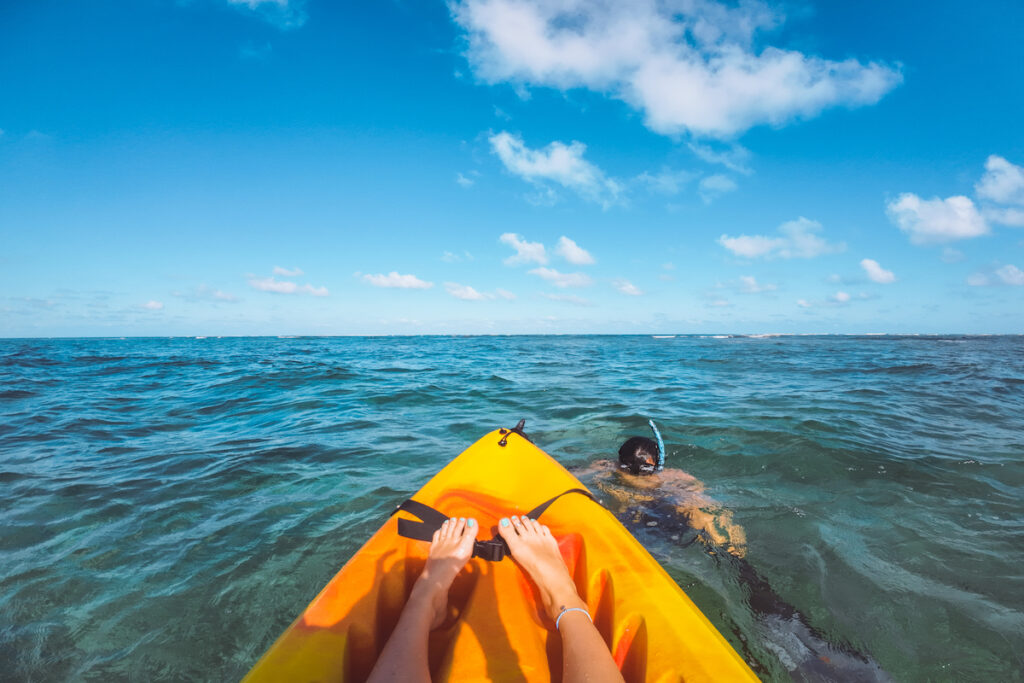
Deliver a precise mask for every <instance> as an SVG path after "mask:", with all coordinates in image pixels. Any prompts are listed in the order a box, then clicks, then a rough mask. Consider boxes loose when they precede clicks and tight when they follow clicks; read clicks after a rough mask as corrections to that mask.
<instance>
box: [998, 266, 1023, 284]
mask: <svg viewBox="0 0 1024 683" xmlns="http://www.w3.org/2000/svg"><path fill="white" fill-rule="evenodd" d="M996 276H997V277H998V278H999V279H1000V280H1002V281H1003V284H1007V285H1014V286H1017V287H1020V286H1024V271H1022V270H1021V269H1020V268H1018V267H1017V266H1012V265H1005V266H1003V267H1002V268H999V269H998V270H996Z"/></svg>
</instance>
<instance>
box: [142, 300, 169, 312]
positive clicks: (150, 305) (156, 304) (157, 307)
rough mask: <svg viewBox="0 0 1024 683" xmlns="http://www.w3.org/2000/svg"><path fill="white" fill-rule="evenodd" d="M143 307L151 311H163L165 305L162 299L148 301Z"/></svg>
mask: <svg viewBox="0 0 1024 683" xmlns="http://www.w3.org/2000/svg"><path fill="white" fill-rule="evenodd" d="M142 307H143V308H145V309H147V310H150V311H161V310H163V308H164V305H163V303H162V302H160V301H147V302H146V303H144V304H142Z"/></svg>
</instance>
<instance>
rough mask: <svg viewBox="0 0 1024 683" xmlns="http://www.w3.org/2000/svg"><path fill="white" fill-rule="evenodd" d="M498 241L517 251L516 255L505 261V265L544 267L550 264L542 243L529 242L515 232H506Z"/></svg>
mask: <svg viewBox="0 0 1024 683" xmlns="http://www.w3.org/2000/svg"><path fill="white" fill-rule="evenodd" d="M498 240H499V241H500V242H501V243H502V244H507V245H508V246H510V247H512V248H513V249H515V250H516V253H515V254H514V255H512V256H509V257H508V258H507V259H505V265H509V266H516V265H519V264H521V263H540V264H542V265H543V264H545V263H547V262H548V255H547V252H545V251H544V245H543V244H541V243H540V242H527V241H526V240H525V239H523V237H522V235H517V234H516V233H514V232H506V233H505V234H503V235H502V236H501V237H499V238H498Z"/></svg>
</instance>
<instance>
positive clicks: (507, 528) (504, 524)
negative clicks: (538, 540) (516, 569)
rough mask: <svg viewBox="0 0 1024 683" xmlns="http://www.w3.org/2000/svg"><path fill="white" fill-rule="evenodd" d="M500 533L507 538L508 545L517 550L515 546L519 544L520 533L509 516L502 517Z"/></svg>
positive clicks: (499, 527)
mask: <svg viewBox="0 0 1024 683" xmlns="http://www.w3.org/2000/svg"><path fill="white" fill-rule="evenodd" d="M498 533H499V534H501V537H502V538H504V539H505V542H506V543H508V546H509V547H510V548H512V549H513V550H515V546H516V545H518V544H519V534H517V533H516V528H515V526H513V524H512V521H511V520H510V519H509V518H508V517H504V518H502V520H501V521H500V522H499V523H498Z"/></svg>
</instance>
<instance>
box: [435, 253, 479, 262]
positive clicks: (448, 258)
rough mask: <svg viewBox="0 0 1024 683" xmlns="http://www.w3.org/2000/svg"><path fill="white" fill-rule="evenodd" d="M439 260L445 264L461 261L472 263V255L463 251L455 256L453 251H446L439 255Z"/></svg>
mask: <svg viewBox="0 0 1024 683" xmlns="http://www.w3.org/2000/svg"><path fill="white" fill-rule="evenodd" d="M441 260H442V261H444V262H445V263H462V262H463V261H472V260H473V255H472V254H470V253H469V252H468V251H465V250H464V251H463V252H462V253H461V254H456V253H455V252H453V251H446V252H444V253H443V254H441Z"/></svg>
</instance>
